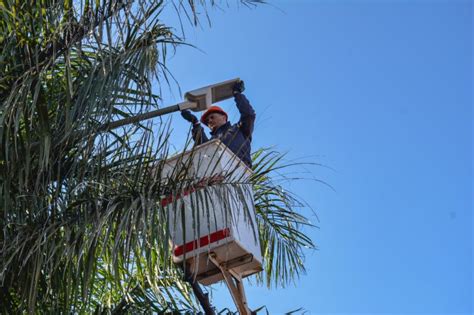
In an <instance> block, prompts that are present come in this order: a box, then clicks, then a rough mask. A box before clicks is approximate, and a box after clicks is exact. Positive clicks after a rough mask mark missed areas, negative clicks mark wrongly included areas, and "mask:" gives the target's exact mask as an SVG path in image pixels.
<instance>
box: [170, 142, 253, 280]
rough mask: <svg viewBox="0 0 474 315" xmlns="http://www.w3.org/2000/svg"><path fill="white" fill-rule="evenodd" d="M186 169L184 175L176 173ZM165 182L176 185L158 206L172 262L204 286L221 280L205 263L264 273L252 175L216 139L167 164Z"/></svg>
mask: <svg viewBox="0 0 474 315" xmlns="http://www.w3.org/2000/svg"><path fill="white" fill-rule="evenodd" d="M177 170H187V173H186V174H176V171H177ZM162 174H163V176H162V178H163V179H164V180H165V181H169V180H175V181H179V183H180V185H181V187H180V188H179V189H177V191H176V192H171V193H170V194H169V195H167V196H164V197H163V199H162V201H161V204H162V206H164V207H165V209H166V210H167V212H168V214H169V226H170V235H171V242H172V244H173V260H174V261H175V262H176V263H183V262H185V263H187V267H188V268H190V271H191V274H192V275H193V276H195V277H196V279H197V280H198V281H199V282H200V283H201V284H203V285H210V284H213V283H215V282H217V281H220V280H222V279H223V276H222V274H221V272H220V270H219V268H217V267H216V266H215V265H214V264H213V263H212V262H211V261H210V260H209V258H208V255H209V254H210V253H211V252H212V253H214V254H215V256H216V257H217V259H218V260H219V262H220V263H221V265H222V266H224V267H225V268H227V269H228V270H230V271H232V272H234V273H235V274H238V275H240V276H241V277H246V276H249V275H252V274H254V273H257V272H259V271H261V270H262V257H261V252H260V243H259V239H258V228H257V223H256V220H255V206H254V198H253V191H252V186H251V184H250V183H249V182H248V179H249V177H250V176H251V175H252V171H251V170H250V169H249V168H248V167H247V166H246V165H245V164H244V163H243V162H242V161H241V160H240V159H239V158H238V157H237V156H236V155H235V154H234V153H233V152H232V151H231V150H230V149H229V148H227V146H225V145H224V144H223V143H222V142H221V141H220V140H213V141H209V142H207V143H205V144H202V145H200V146H197V147H195V148H194V149H193V150H191V151H187V152H184V153H182V154H180V155H177V156H174V157H172V158H170V159H168V160H167V161H166V165H165V166H164V168H163V170H162Z"/></svg>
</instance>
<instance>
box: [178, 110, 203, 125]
mask: <svg viewBox="0 0 474 315" xmlns="http://www.w3.org/2000/svg"><path fill="white" fill-rule="evenodd" d="M181 116H183V118H184V119H186V120H187V121H189V122H190V123H192V124H193V125H195V124H197V123H198V122H199V120H198V119H197V117H196V116H194V115H193V114H191V112H190V111H189V110H183V111H182V112H181Z"/></svg>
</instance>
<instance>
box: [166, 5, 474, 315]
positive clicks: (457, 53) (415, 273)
mask: <svg viewBox="0 0 474 315" xmlns="http://www.w3.org/2000/svg"><path fill="white" fill-rule="evenodd" d="M229 2H232V1H229ZM211 18H212V26H211V27H209V26H207V25H206V24H205V23H204V25H203V26H202V28H198V29H194V30H192V29H190V30H188V31H187V41H188V42H190V43H192V44H194V45H196V46H198V48H199V49H201V50H202V51H198V50H196V49H193V48H186V47H181V48H179V49H178V51H177V54H176V55H175V56H174V57H173V58H172V59H171V60H170V62H169V66H170V69H171V70H172V72H173V74H174V75H175V77H176V78H177V80H178V81H179V83H180V85H181V88H182V90H183V91H186V90H191V89H194V88H197V87H200V86H203V85H207V84H211V83H214V82H219V81H221V80H226V79H230V78H234V77H237V76H238V77H241V78H242V79H244V80H245V82H246V85H247V93H246V94H247V96H248V98H249V99H250V100H251V102H252V104H253V105H254V107H255V109H256V111H257V115H258V118H257V124H256V129H255V134H254V142H253V147H254V148H259V147H267V146H271V145H275V146H276V147H277V148H278V149H279V150H280V151H283V152H288V157H289V158H305V160H306V161H314V162H318V163H323V164H326V165H328V166H330V167H332V168H333V169H335V171H331V170H329V169H324V168H313V174H314V176H315V177H317V178H319V179H322V180H325V181H327V182H328V183H330V184H331V185H332V186H334V187H335V189H336V192H333V191H331V190H330V189H328V188H327V187H325V186H323V185H320V184H317V183H311V182H301V183H295V184H293V185H292V186H291V189H292V190H293V191H294V192H296V193H297V194H298V195H300V196H301V197H303V198H304V199H305V200H306V201H307V202H309V203H310V204H311V205H312V206H313V207H314V208H315V209H316V211H317V213H318V215H319V218H320V222H319V223H318V225H319V226H320V229H319V230H314V231H312V232H311V233H310V234H311V235H312V237H313V239H314V240H315V242H316V243H317V244H318V246H319V248H320V249H319V251H316V252H307V269H308V272H307V275H305V276H303V277H302V278H301V279H300V281H299V282H298V283H297V284H296V285H295V286H291V287H289V288H285V289H282V290H275V289H272V290H267V289H266V288H264V287H263V288H254V287H250V286H248V285H247V297H248V300H249V304H250V306H251V307H252V308H256V307H259V306H262V305H266V306H267V308H268V310H269V312H270V313H271V314H277V313H283V312H285V311H289V310H292V309H296V308H299V307H303V308H304V309H305V310H307V311H308V313H310V314H320V313H321V314H322V313H346V314H354V313H360V314H367V313H398V314H406V313H427V314H434V313H438V314H455V313H456V314H470V313H472V312H473V305H472V300H474V298H473V290H472V284H473V282H474V280H473V273H472V269H473V260H472V243H473V229H472V228H473V215H472V208H473V196H474V191H473V182H472V178H473V177H472V175H473V174H472V169H473V156H472V146H473V132H474V129H473V126H472V122H473V113H472V104H473V94H472V93H473V92H472V87H473V81H472V74H473V50H472V42H473V30H474V25H473V4H472V2H471V1H462V0H446V1H435V0H411V1H409V0H399V1H396V0H392V1H382V0H379V1H375V0H372V1H355V0H352V1H342V0H327V1H318V0H314V1H309V0H308V1H289V0H287V1H275V2H273V1H272V5H261V6H258V7H257V8H255V9H247V8H245V7H236V6H230V8H227V7H226V6H225V5H224V11H220V10H211ZM165 92H166V91H165ZM173 92H174V98H173V97H172V96H170V95H168V93H167V92H166V93H165V98H166V100H167V101H169V102H170V103H172V102H174V101H179V100H180V99H181V98H180V95H179V93H178V91H177V89H173ZM223 107H224V108H225V109H226V110H228V111H229V112H230V113H231V119H232V120H233V121H236V120H237V119H238V116H237V111H236V110H235V109H234V106H233V103H232V102H228V103H225V104H224V105H223ZM173 123H174V124H173V126H174V134H173V137H174V141H175V143H176V144H177V147H179V145H180V143H182V141H183V139H184V137H185V134H186V132H187V130H188V125H187V124H186V123H185V122H184V121H182V119H181V117H180V116H179V115H178V114H174V115H173ZM312 220H313V221H316V219H315V218H314V217H312ZM213 303H214V304H215V305H216V306H218V307H219V308H223V307H225V306H229V307H231V308H234V306H233V303H232V301H231V299H230V295H229V293H228V291H227V290H226V288H225V287H223V286H221V287H219V286H218V287H216V290H214V292H213Z"/></svg>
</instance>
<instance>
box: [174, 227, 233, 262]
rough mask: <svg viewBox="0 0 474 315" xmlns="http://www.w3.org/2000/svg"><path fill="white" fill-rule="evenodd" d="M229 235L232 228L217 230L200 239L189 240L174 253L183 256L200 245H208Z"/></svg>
mask: <svg viewBox="0 0 474 315" xmlns="http://www.w3.org/2000/svg"><path fill="white" fill-rule="evenodd" d="M227 236H230V230H229V228H225V229H223V230H219V231H216V232H214V233H211V234H209V235H206V236H203V237H201V238H200V239H199V240H194V241H191V242H188V243H186V244H184V245H181V246H178V247H176V248H175V249H174V255H175V256H181V255H182V254H183V253H185V252H190V251H193V250H195V249H198V248H199V247H203V246H206V245H208V244H211V243H215V242H217V241H220V240H222V239H224V238H226V237H227Z"/></svg>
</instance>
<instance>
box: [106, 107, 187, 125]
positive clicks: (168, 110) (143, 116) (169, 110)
mask: <svg viewBox="0 0 474 315" xmlns="http://www.w3.org/2000/svg"><path fill="white" fill-rule="evenodd" d="M195 105H196V103H194V102H183V103H179V104H176V105H173V106H169V107H165V108H160V109H157V110H154V111H151V112H148V113H144V114H140V115H137V116H132V117H127V118H124V119H120V120H117V121H113V122H111V123H108V124H103V125H102V126H100V127H99V128H98V130H99V131H104V130H111V129H115V128H118V127H122V126H125V125H128V124H133V123H137V122H139V121H142V120H146V119H150V118H154V117H158V116H162V115H165V114H169V113H173V112H177V111H180V110H184V109H188V108H192V107H194V106H195Z"/></svg>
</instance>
